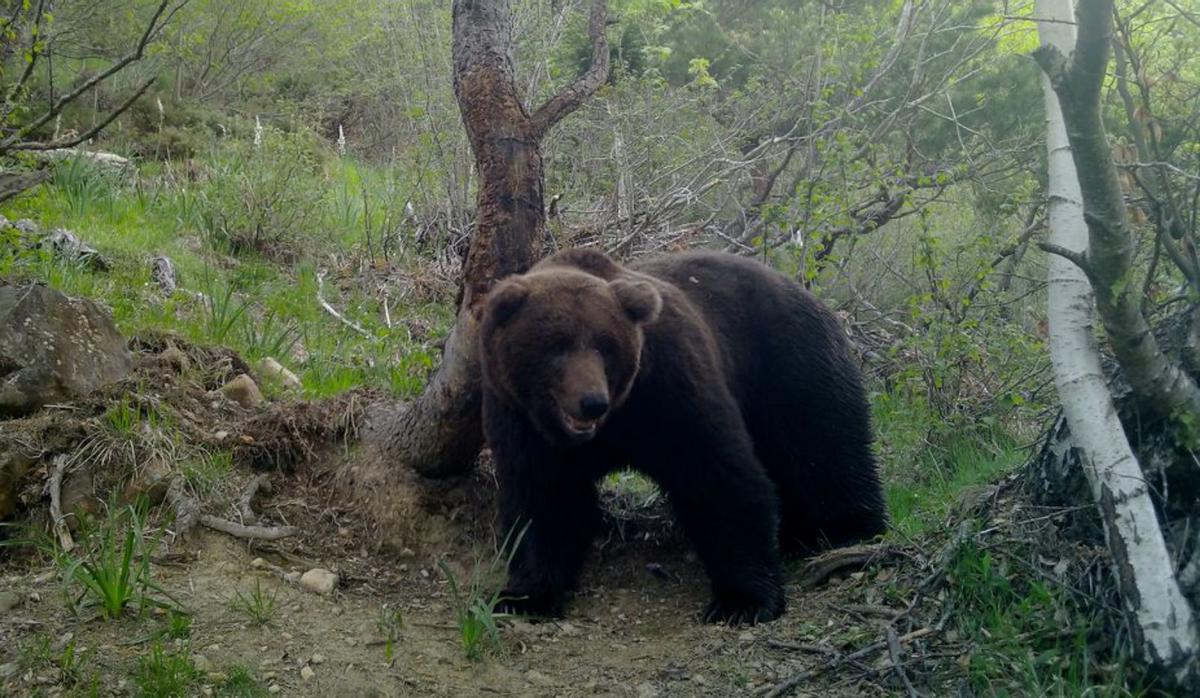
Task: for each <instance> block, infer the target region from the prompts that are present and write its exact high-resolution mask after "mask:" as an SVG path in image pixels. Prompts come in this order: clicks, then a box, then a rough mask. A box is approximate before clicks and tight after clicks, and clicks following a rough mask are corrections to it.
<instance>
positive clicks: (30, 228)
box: [12, 218, 41, 235]
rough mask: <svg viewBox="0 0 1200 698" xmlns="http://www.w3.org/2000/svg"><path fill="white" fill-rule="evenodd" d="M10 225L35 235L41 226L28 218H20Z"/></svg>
mask: <svg viewBox="0 0 1200 698" xmlns="http://www.w3.org/2000/svg"><path fill="white" fill-rule="evenodd" d="M12 226H13V227H14V228H16V229H17V230H19V231H21V232H22V233H25V234H26V235H36V234H37V233H38V232H39V231H41V228H40V227H39V226H38V224H37V223H34V222H33V221H31V220H29V219H28V218H22V219H21V220H19V221H17V222H16V223H13V224H12Z"/></svg>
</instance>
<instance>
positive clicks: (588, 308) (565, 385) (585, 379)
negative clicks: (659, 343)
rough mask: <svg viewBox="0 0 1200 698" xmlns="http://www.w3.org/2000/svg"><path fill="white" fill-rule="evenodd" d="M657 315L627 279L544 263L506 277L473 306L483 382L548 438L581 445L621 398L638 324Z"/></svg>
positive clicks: (630, 376) (639, 285)
mask: <svg viewBox="0 0 1200 698" xmlns="http://www.w3.org/2000/svg"><path fill="white" fill-rule="evenodd" d="M661 309H662V296H661V295H660V294H659V292H658V289H657V288H655V286H654V284H653V283H651V282H650V281H649V280H646V279H645V278H640V277H637V276H634V275H622V276H619V277H617V278H614V279H613V280H611V281H606V280H605V279H602V278H600V277H598V276H594V275H592V274H589V273H587V272H584V271H581V270H579V269H576V268H571V267H559V266H552V267H548V268H545V269H534V270H533V271H531V272H529V273H527V274H524V275H521V276H512V277H508V278H507V279H504V280H503V281H501V282H500V283H498V284H497V285H496V287H495V288H493V289H492V291H491V292H490V293H489V294H488V295H487V297H486V298H485V299H484V301H483V302H482V304H481V305H480V306H479V307H478V308H477V310H476V316H477V317H478V319H479V321H480V323H481V326H480V350H481V352H480V357H481V362H482V366H483V376H484V381H485V382H486V384H487V386H488V387H489V388H490V389H491V390H492V391H494V392H495V393H496V394H498V395H499V397H501V398H502V399H503V400H504V401H506V402H507V403H509V404H510V405H512V406H514V407H516V408H517V409H519V410H521V411H522V412H524V413H525V414H526V415H527V416H528V418H529V419H530V421H531V422H532V423H533V424H534V426H535V427H536V428H537V429H538V431H539V432H541V433H542V435H543V436H545V437H546V438H547V439H548V440H549V441H550V442H552V443H554V444H556V445H560V446H562V445H569V444H574V443H582V442H585V441H588V440H590V439H592V438H593V437H594V436H595V435H596V433H597V432H598V430H599V429H600V427H601V426H602V425H603V424H604V420H605V418H606V417H607V416H608V415H609V414H611V413H612V411H613V410H615V409H616V408H617V407H619V406H620V405H621V403H622V402H623V401H624V400H625V398H626V397H627V396H628V395H629V391H630V389H631V388H632V387H633V382H634V379H635V378H636V377H637V372H638V363H639V360H640V357H641V353H642V340H643V335H642V327H643V326H644V325H645V324H647V323H650V322H653V321H654V320H655V319H656V318H657V317H658V314H659V311H660V310H661Z"/></svg>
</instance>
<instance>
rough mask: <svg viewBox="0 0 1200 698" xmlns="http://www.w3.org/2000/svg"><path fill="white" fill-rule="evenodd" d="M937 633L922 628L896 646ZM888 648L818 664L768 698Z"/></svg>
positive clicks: (873, 646) (884, 645)
mask: <svg viewBox="0 0 1200 698" xmlns="http://www.w3.org/2000/svg"><path fill="white" fill-rule="evenodd" d="M935 632H937V631H936V630H934V629H933V628H921V629H920V630H914V631H912V632H911V633H906V634H904V635H901V636H899V637H897V638H896V644H897V646H899V645H902V644H904V643H907V642H912V641H913V640H916V639H919V638H922V637H925V636H926V635H931V634H933V633H935ZM887 646H888V640H883V641H880V642H875V643H872V644H870V645H867V646H866V647H864V648H862V649H860V650H856V651H854V652H851V653H850V654H845V655H842V656H840V657H837V658H834V659H830V660H829V661H827V662H825V663H824V664H818V665H817V666H815V667H813V668H812V669H806V670H804V671H801V672H799V673H796V674H793V675H792V676H791V677H789V678H788V679H787V680H786V681H783V682H782V683H779V684H776V685H775V687H774V688H772V689H771V690H770V691H768V692H767V693H766V694H765V695H766V698H779V696H785V695H787V694H788V693H791V692H792V689H794V688H796V687H797V686H799V685H800V684H802V683H804V682H805V681H808V680H809V679H812V678H815V677H817V676H820V675H821V674H824V673H825V672H827V671H829V670H830V669H836V668H838V667H840V666H842V665H844V664H848V663H850V662H856V661H858V660H860V659H863V658H865V657H867V656H868V655H871V654H874V653H876V652H878V651H880V650H882V649H885V648H887Z"/></svg>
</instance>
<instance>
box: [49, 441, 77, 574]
mask: <svg viewBox="0 0 1200 698" xmlns="http://www.w3.org/2000/svg"><path fill="white" fill-rule="evenodd" d="M70 460H71V459H70V458H68V457H67V456H65V455H61V454H60V455H57V456H55V457H54V472H53V473H52V474H51V475H50V483H49V487H50V517H51V519H52V520H53V521H54V535H55V536H56V537H57V538H58V545H59V547H61V548H62V549H63V551H64V552H70V551H72V550H74V549H75V541H74V540H73V539H72V538H71V531H70V529H68V528H67V522H66V519H65V518H63V513H62V481H63V475H64V474H66V471H67V463H69V462H70Z"/></svg>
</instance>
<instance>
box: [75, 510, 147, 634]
mask: <svg viewBox="0 0 1200 698" xmlns="http://www.w3.org/2000/svg"><path fill="white" fill-rule="evenodd" d="M144 520H145V507H144V506H143V505H137V506H135V505H130V506H127V507H123V508H121V507H116V506H112V507H110V508H109V513H108V515H107V516H106V517H105V518H104V519H103V520H101V521H98V522H97V521H93V520H92V519H91V518H90V517H84V518H83V519H82V520H81V525H80V541H79V545H78V546H77V547H76V548H75V549H74V550H71V551H66V550H62V549H61V548H57V547H55V548H52V550H51V551H52V553H53V555H54V558H55V561H56V562H57V563H58V565H59V567H60V569H61V570H62V576H63V579H64V580H65V581H66V583H67V584H68V585H69V586H70V588H71V589H73V590H74V591H73V593H72V596H71V601H72V604H73V606H75V607H76V608H84V607H96V608H98V609H99V612H100V616H101V617H102V618H104V619H105V620H112V619H115V618H118V617H119V616H121V614H122V613H124V611H125V610H126V609H127V608H129V607H131V606H135V605H136V606H137V608H138V611H139V612H140V611H142V610H145V608H146V607H147V606H161V607H168V603H167V602H164V601H162V600H159V599H157V598H155V596H152V595H151V594H154V595H156V596H162V597H164V598H167V599H169V595H168V594H167V593H166V592H165V591H164V590H163V589H162V588H161V587H159V586H158V585H157V584H156V583H155V582H154V580H153V579H152V577H151V572H150V557H151V555H153V553H154V550H155V548H157V546H158V538H157V536H156V535H152V536H147V535H146V532H145V524H144Z"/></svg>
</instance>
